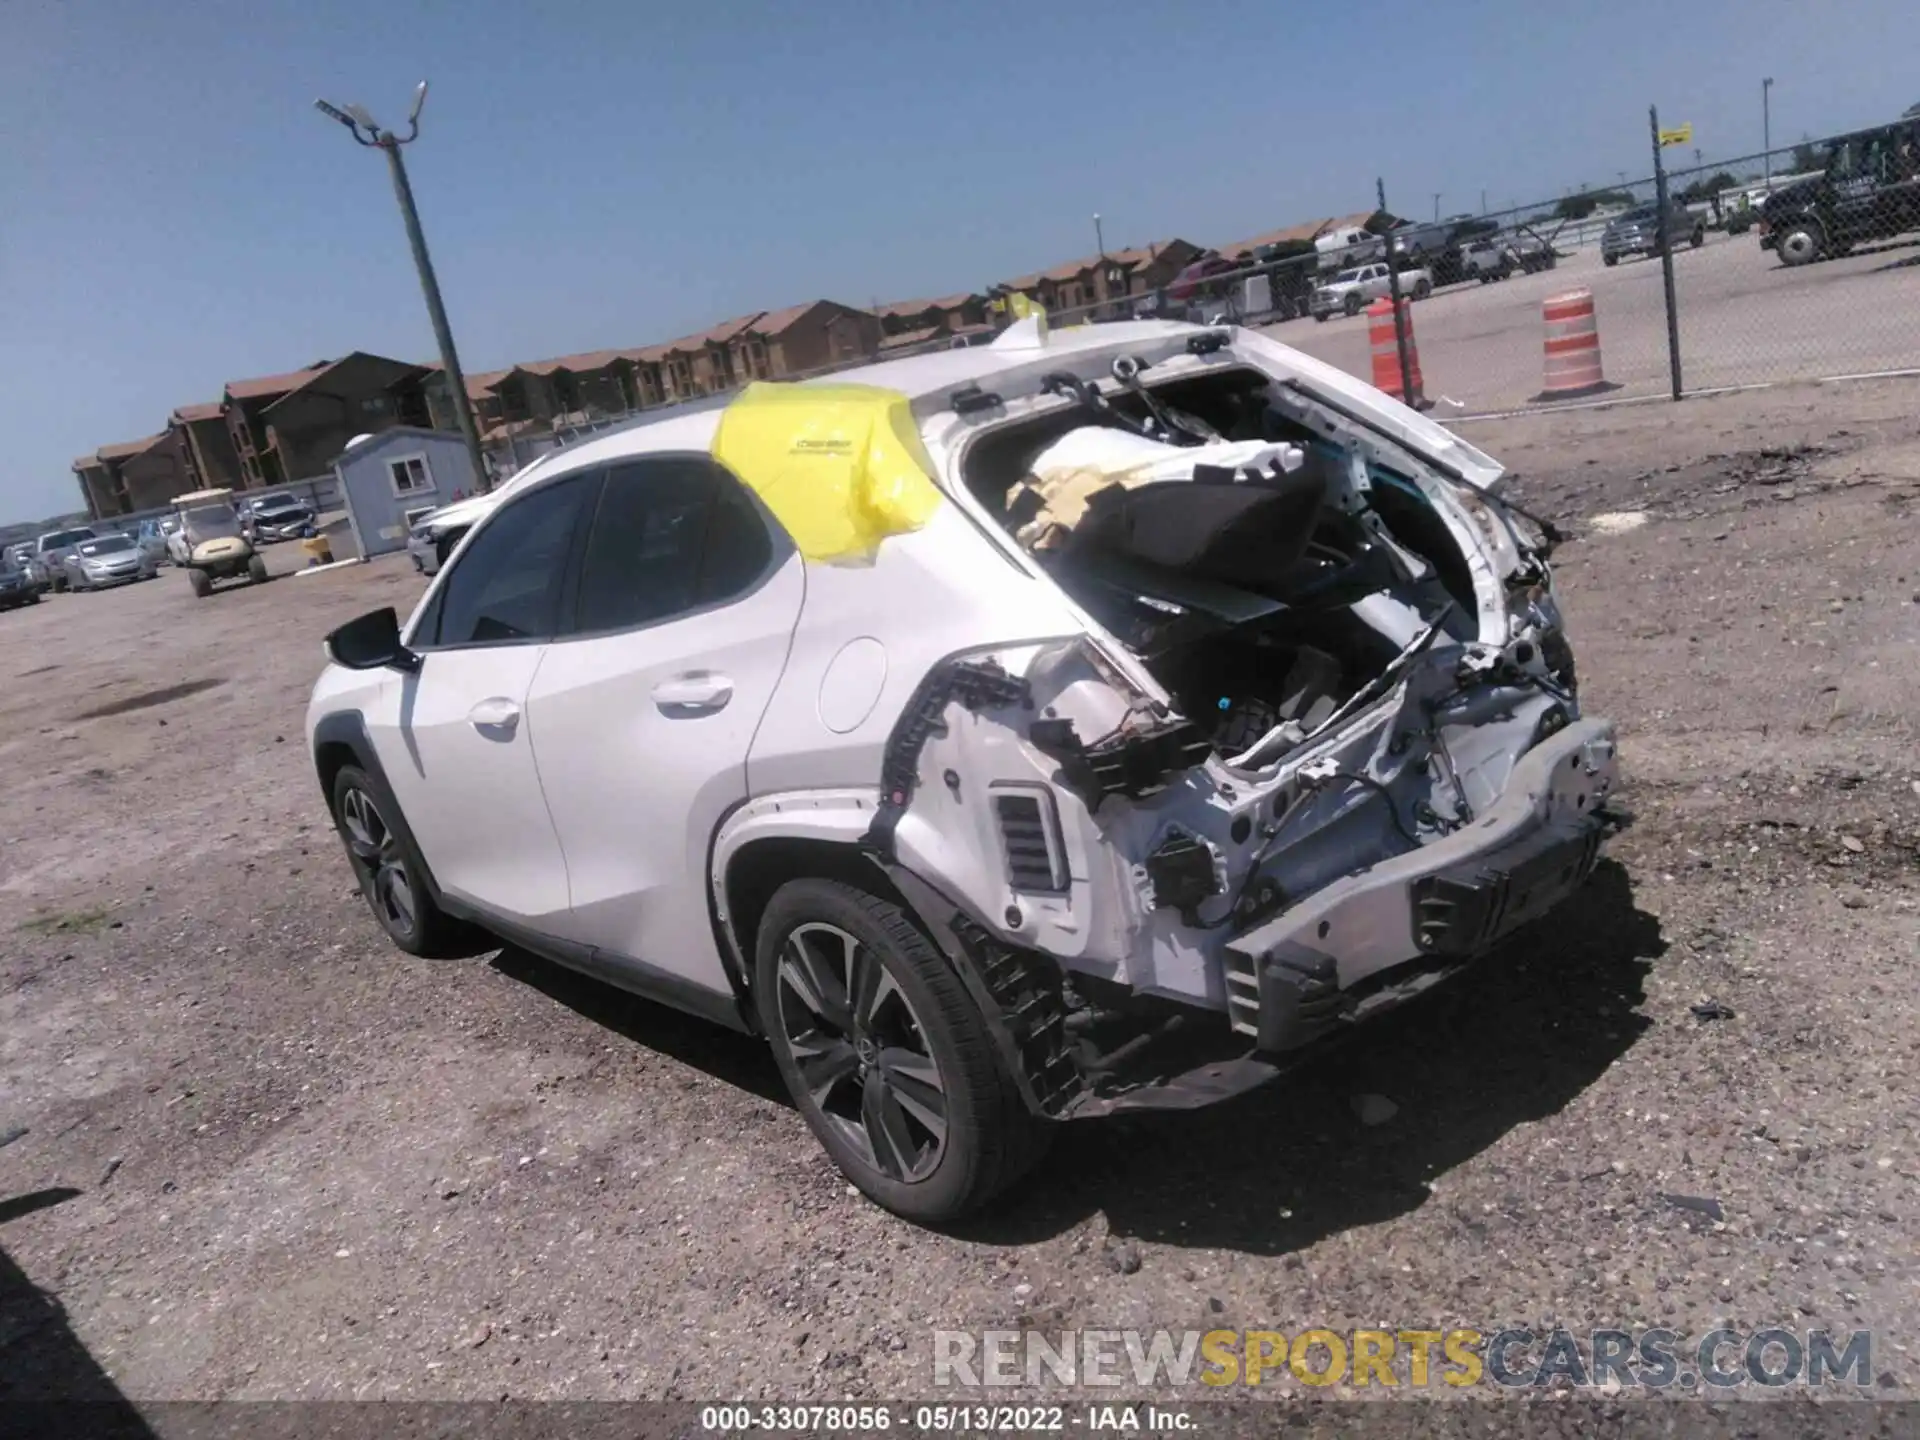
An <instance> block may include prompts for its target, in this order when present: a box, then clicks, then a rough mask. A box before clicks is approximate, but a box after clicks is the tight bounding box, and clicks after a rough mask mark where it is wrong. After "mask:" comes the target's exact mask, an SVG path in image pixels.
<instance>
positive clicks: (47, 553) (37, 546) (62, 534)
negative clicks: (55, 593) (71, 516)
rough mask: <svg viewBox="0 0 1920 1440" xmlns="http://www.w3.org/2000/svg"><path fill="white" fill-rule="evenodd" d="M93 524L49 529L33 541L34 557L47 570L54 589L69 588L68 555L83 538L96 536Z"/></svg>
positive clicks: (49, 583)
mask: <svg viewBox="0 0 1920 1440" xmlns="http://www.w3.org/2000/svg"><path fill="white" fill-rule="evenodd" d="M95 533H96V532H95V530H94V528H93V527H92V526H91V525H76V526H74V527H73V528H71V529H68V530H49V531H48V532H47V533H46V534H44V535H42V536H41V537H40V538H39V539H38V540H36V541H34V542H33V558H34V559H35V560H36V561H38V562H39V564H40V568H41V569H42V570H44V571H46V574H47V584H48V586H49V587H51V588H52V589H54V590H64V589H66V588H67V556H69V555H70V554H72V553H73V547H74V546H75V545H78V544H79V543H80V542H81V541H82V540H91V539H93V538H94V535H95Z"/></svg>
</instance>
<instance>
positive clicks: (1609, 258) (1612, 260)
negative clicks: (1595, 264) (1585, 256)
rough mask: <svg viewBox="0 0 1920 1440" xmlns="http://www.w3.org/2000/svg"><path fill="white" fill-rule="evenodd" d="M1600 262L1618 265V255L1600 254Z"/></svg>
mask: <svg viewBox="0 0 1920 1440" xmlns="http://www.w3.org/2000/svg"><path fill="white" fill-rule="evenodd" d="M1600 263H1601V264H1602V265H1618V264H1619V263H1620V257H1619V256H1618V255H1602V256H1601V257H1600Z"/></svg>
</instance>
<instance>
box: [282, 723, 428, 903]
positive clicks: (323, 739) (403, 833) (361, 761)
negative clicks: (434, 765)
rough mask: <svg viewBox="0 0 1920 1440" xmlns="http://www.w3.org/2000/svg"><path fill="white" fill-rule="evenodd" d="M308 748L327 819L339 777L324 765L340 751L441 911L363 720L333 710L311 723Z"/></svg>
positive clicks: (335, 770) (423, 858)
mask: <svg viewBox="0 0 1920 1440" xmlns="http://www.w3.org/2000/svg"><path fill="white" fill-rule="evenodd" d="M312 747H313V767H314V774H315V776H316V777H317V778H318V780H319V782H320V793H321V797H322V798H323V799H324V800H325V802H326V806H327V815H328V817H329V818H333V781H334V777H335V776H336V775H338V774H339V773H340V765H338V764H336V765H333V766H332V767H331V768H329V766H328V763H327V762H328V759H329V757H330V756H332V755H336V754H339V753H340V752H341V751H344V752H345V753H346V755H347V756H349V757H351V758H350V759H344V760H342V761H341V764H353V765H357V766H359V767H360V769H362V770H363V771H365V772H366V775H367V779H368V780H370V781H372V782H373V786H374V790H375V792H376V793H375V795H374V797H373V798H374V801H375V803H376V804H378V805H379V807H380V815H381V818H382V819H384V820H385V821H386V822H387V824H388V825H390V826H392V827H393V830H394V832H395V833H396V834H398V835H399V836H400V838H401V840H402V841H403V842H404V843H405V845H406V847H407V850H408V853H409V856H410V858H411V859H412V860H413V862H414V864H416V865H417V866H419V868H420V876H421V878H422V879H424V880H425V881H426V882H427V894H428V895H429V896H431V897H432V899H433V902H434V903H435V904H436V905H441V906H442V908H444V903H443V897H442V895H441V892H440V882H439V881H438V880H436V879H435V878H434V875H433V867H432V866H431V865H429V864H428V863H427V857H426V856H425V855H424V854H422V853H421V851H420V842H419V841H418V840H417V839H415V838H414V834H413V827H412V826H410V825H408V824H407V816H406V812H405V811H403V810H402V809H401V808H400V800H399V797H398V796H396V795H395V794H394V793H393V786H392V785H391V784H390V783H389V782H388V780H387V772H386V767H385V766H383V765H382V764H381V763H380V755H379V752H378V751H376V750H375V749H374V748H373V739H372V737H371V736H370V735H369V734H368V732H367V717H366V716H365V715H363V714H362V713H361V712H360V711H358V710H336V711H333V712H332V713H330V714H327V715H322V716H321V717H320V719H319V720H318V721H316V722H315V723H314V727H313V737H312Z"/></svg>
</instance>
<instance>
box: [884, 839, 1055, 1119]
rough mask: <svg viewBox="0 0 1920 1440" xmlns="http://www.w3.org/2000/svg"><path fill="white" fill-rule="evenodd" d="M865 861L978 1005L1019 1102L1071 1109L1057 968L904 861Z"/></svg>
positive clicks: (1037, 1109)
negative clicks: (1009, 940) (1000, 934)
mask: <svg viewBox="0 0 1920 1440" xmlns="http://www.w3.org/2000/svg"><path fill="white" fill-rule="evenodd" d="M873 860H874V863H875V864H877V865H878V866H879V867H880V868H881V870H882V871H884V872H885V873H886V876H887V878H888V879H889V880H891V881H892V882H893V885H894V888H895V889H897V890H898V891H899V892H900V895H901V897H902V898H903V899H905V900H906V902H907V904H908V906H909V907H911V909H912V910H913V913H914V916H915V918H917V919H918V920H919V921H920V924H921V926H922V928H923V929H925V930H926V932H927V934H928V935H930V936H931V937H932V938H933V942H934V944H936V945H938V946H939V947H940V950H941V953H942V954H944V955H945V956H946V957H947V960H948V962H949V963H950V964H951V965H952V966H953V968H954V971H955V973H957V974H958V975H959V976H960V980H961V983H963V984H964V985H965V986H966V987H967V993H968V994H969V995H971V996H972V997H973V1003H974V1004H975V1005H977V1006H978V1007H979V1008H980V1013H981V1015H982V1016H983V1017H984V1018H985V1020H986V1022H987V1028H988V1030H989V1031H991V1032H992V1034H993V1042H994V1045H995V1047H996V1048H997V1049H998V1050H999V1052H1000V1058H1001V1060H1002V1062H1003V1063H1004V1064H1005V1065H1006V1067H1007V1073H1008V1074H1009V1075H1011V1076H1012V1077H1013V1080H1014V1083H1015V1084H1016V1085H1017V1086H1018V1087H1019V1090H1020V1098H1021V1099H1022V1100H1024V1101H1025V1102H1026V1106H1027V1109H1028V1110H1030V1111H1032V1112H1033V1113H1034V1114H1035V1115H1040V1116H1044V1117H1046V1118H1047V1119H1053V1120H1058V1119H1063V1118H1065V1117H1066V1116H1068V1115H1069V1114H1072V1113H1075V1111H1076V1110H1077V1108H1078V1102H1080V1101H1081V1100H1083V1099H1084V1098H1085V1095H1086V1082H1085V1079H1084V1078H1083V1077H1082V1075H1081V1074H1080V1068H1079V1066H1078V1065H1076V1064H1075V1063H1074V1060H1073V1056H1072V1050H1071V1046H1070V1043H1069V1040H1068V1036H1067V1032H1066V1003H1065V1000H1064V998H1063V997H1062V995H1061V992H1060V975H1059V971H1058V968H1057V967H1056V966H1055V965H1054V964H1053V962H1052V961H1050V960H1048V959H1047V958H1046V957H1045V956H1042V955H1037V954H1034V953H1033V952H1031V951H1026V950H1022V949H1020V948H1019V947H1017V946H1013V945H1008V944H1006V943H1004V942H1002V941H1001V940H999V939H998V938H997V937H996V936H994V935H993V934H992V932H991V931H989V930H988V929H987V928H986V926H984V925H982V924H981V923H980V922H979V921H978V920H977V919H975V918H974V917H973V916H972V915H971V914H969V913H968V912H967V910H966V908H965V907H964V906H963V905H961V904H960V903H959V902H958V901H955V900H953V899H951V898H950V897H949V896H947V895H946V894H945V893H944V892H943V891H941V890H940V889H939V888H938V887H937V886H935V885H933V884H931V883H930V882H928V881H926V880H923V879H921V877H920V876H918V875H916V874H915V873H914V872H913V871H911V870H909V869H907V868H906V867H905V866H904V865H900V864H898V863H896V862H894V861H892V860H889V859H885V858H883V857H881V856H880V855H878V854H875V855H873Z"/></svg>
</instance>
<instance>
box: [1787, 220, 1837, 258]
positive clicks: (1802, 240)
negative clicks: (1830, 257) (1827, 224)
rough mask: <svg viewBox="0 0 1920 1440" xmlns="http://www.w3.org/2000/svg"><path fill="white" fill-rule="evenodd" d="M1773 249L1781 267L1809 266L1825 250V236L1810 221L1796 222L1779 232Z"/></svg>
mask: <svg viewBox="0 0 1920 1440" xmlns="http://www.w3.org/2000/svg"><path fill="white" fill-rule="evenodd" d="M1774 248H1775V249H1776V250H1778V251H1779V252H1780V263H1781V264H1782V265H1810V264H1812V263H1813V262H1814V261H1815V260H1818V259H1819V258H1820V253H1821V251H1823V250H1825V249H1826V236H1825V235H1824V234H1822V233H1821V230H1820V227H1819V226H1818V225H1815V224H1814V223H1813V222H1812V221H1811V220H1797V221H1795V222H1794V223H1793V224H1792V225H1790V226H1788V227H1787V228H1786V230H1784V231H1782V232H1781V235H1780V238H1779V240H1778V241H1776V242H1775V244H1774Z"/></svg>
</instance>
